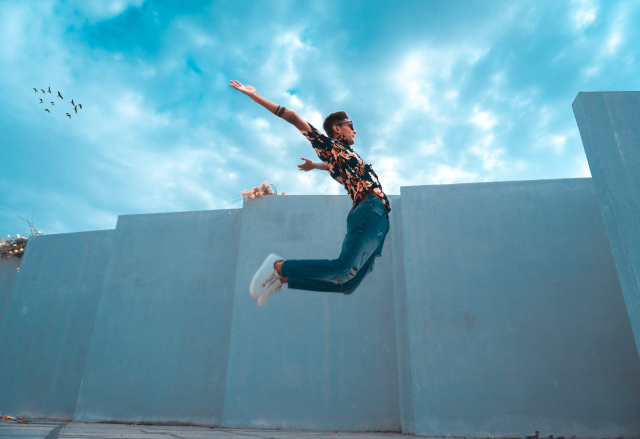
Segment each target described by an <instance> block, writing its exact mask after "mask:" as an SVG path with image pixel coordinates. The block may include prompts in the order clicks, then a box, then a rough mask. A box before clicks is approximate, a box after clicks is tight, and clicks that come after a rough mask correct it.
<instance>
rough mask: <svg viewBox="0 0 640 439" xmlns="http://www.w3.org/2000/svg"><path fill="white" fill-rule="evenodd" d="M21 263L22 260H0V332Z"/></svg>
mask: <svg viewBox="0 0 640 439" xmlns="http://www.w3.org/2000/svg"><path fill="white" fill-rule="evenodd" d="M21 262H22V258H9V259H4V258H0V330H2V322H3V321H4V316H5V314H6V313H7V308H8V307H9V299H11V292H12V291H13V285H14V284H15V283H16V279H17V278H18V268H19V267H20V263H21Z"/></svg>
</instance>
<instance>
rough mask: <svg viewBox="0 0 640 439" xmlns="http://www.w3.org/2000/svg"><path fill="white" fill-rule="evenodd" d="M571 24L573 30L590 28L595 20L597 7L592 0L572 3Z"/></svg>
mask: <svg viewBox="0 0 640 439" xmlns="http://www.w3.org/2000/svg"><path fill="white" fill-rule="evenodd" d="M573 4H574V5H575V9H574V11H573V16H572V19H573V23H574V26H575V29H577V30H582V29H584V28H586V27H588V26H590V25H591V24H592V23H593V22H594V21H595V20H596V18H597V14H598V7H597V6H596V4H595V3H594V2H593V1H592V0H576V1H574V2H573Z"/></svg>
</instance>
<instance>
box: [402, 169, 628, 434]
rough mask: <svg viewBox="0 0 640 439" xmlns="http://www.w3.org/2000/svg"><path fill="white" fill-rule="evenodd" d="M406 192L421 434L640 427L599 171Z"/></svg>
mask: <svg viewBox="0 0 640 439" xmlns="http://www.w3.org/2000/svg"><path fill="white" fill-rule="evenodd" d="M401 195H402V234H403V237H404V239H403V245H404V274H405V286H406V296H407V299H406V300H407V312H408V327H409V342H410V343H409V344H410V355H411V379H412V390H413V395H412V397H413V403H414V410H413V414H414V420H415V430H416V434H419V435H425V436H427V435H428V436H443V435H454V436H466V437H470V436H471V437H485V436H502V437H513V436H520V437H524V436H525V435H533V434H534V432H535V431H536V430H537V431H539V432H540V437H548V436H549V435H550V434H553V435H554V436H556V437H557V436H565V437H571V436H577V437H598V438H599V437H638V435H640V416H639V414H640V359H639V358H638V356H637V354H636V350H635V345H634V340H633V335H632V330H631V325H630V322H629V318H628V316H627V313H626V309H625V305H624V301H623V296H622V292H621V289H620V284H619V282H618V277H617V274H616V269H615V265H614V262H613V258H612V255H611V250H610V248H609V242H608V240H607V236H606V232H605V229H604V224H603V222H602V216H601V214H600V209H599V207H598V203H597V200H596V196H595V191H594V188H593V185H592V182H591V179H568V180H546V181H545V180H543V181H524V182H504V183H480V184H457V185H442V186H416V187H403V188H402V189H401Z"/></svg>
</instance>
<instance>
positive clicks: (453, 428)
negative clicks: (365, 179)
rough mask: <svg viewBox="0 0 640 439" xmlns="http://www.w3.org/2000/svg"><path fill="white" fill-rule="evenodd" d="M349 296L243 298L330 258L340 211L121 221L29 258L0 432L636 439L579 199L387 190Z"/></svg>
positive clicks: (491, 186) (582, 189)
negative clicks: (187, 427)
mask: <svg viewBox="0 0 640 439" xmlns="http://www.w3.org/2000/svg"><path fill="white" fill-rule="evenodd" d="M389 198H390V201H391V203H392V208H393V210H392V212H391V215H390V222H391V224H390V226H391V227H390V232H389V235H388V236H387V240H386V244H385V247H384V250H383V252H382V256H383V257H382V258H381V259H378V261H377V262H376V265H375V270H374V271H373V273H371V274H370V275H369V276H368V277H367V278H366V279H365V280H364V281H363V283H362V284H361V285H360V287H359V289H358V290H357V291H356V292H355V293H354V294H352V295H350V296H343V295H341V294H335V293H318V292H308V291H300V290H289V289H288V288H287V287H285V288H284V289H283V291H282V292H281V293H279V294H275V295H274V296H272V297H271V298H270V299H269V301H268V302H267V304H266V305H265V306H264V307H262V308H260V307H258V306H257V304H256V300H255V299H252V298H251V297H250V296H249V292H248V287H249V283H250V280H251V277H252V276H253V274H254V272H255V270H256V269H257V268H258V267H259V266H260V264H261V263H262V261H263V260H264V258H265V257H266V256H267V255H268V254H269V253H271V252H275V253H278V254H280V255H281V256H282V257H284V258H327V259H331V258H335V257H337V255H338V254H339V251H340V246H341V243H342V239H343V236H344V233H345V231H346V216H347V213H348V211H349V208H350V206H351V201H350V200H349V199H348V197H346V196H284V197H283V196H277V197H265V198H260V199H255V200H251V201H248V202H246V203H245V205H244V207H243V209H242V210H230V211H229V210H218V211H202V212H182V213H167V214H153V215H127V216H121V217H119V219H118V224H117V227H116V229H115V230H113V231H100V232H87V233H76V234H64V235H44V236H40V237H36V238H33V241H31V242H30V244H29V246H28V247H27V252H26V255H25V257H24V260H23V261H22V267H21V270H20V275H19V276H18V278H17V280H16V282H15V286H14V288H13V292H12V294H11V299H10V301H9V305H8V307H7V312H6V317H5V320H4V324H3V326H2V329H1V330H0V376H2V377H3V380H5V379H6V383H8V384H7V385H6V386H3V387H2V388H1V389H0V412H2V413H9V414H13V415H18V416H32V417H48V418H66V419H69V418H71V417H73V418H74V419H75V420H91V421H100V420H108V421H121V422H138V423H139V422H163V423H171V422H179V423H192V424H203V425H213V426H226V427H261V428H305V429H331V430H364V431H371V430H386V431H398V430H400V429H402V431H403V432H405V433H411V432H415V433H416V434H418V435H438V436H439V435H443V436H444V435H456V436H466V437H471V436H476V437H478V436H480V437H485V436H502V437H505V436H509V437H515V436H520V437H524V436H525V435H533V434H534V432H535V431H536V430H537V431H540V437H548V436H549V435H551V434H553V435H554V436H556V437H557V436H560V435H563V436H565V437H571V436H578V437H594V438H595V437H598V438H599V437H605V436H609V437H615V436H617V437H637V436H638V435H640V425H639V419H640V416H638V414H640V358H639V357H638V355H637V351H636V348H635V343H634V340H633V333H632V329H631V324H630V321H629V317H628V315H627V311H626V308H625V303H624V299H623V295H622V291H621V288H620V283H619V281H618V278H617V274H616V269H615V265H614V262H613V257H612V254H611V248H610V247H609V243H608V240H607V235H606V232H605V227H604V223H603V221H602V216H601V215H600V210H599V207H598V203H597V198H596V194H595V191H594V188H593V184H592V180H591V179H571V180H547V181H533V182H503V183H480V184H461V185H443V186H416V187H404V188H402V195H401V197H398V196H391V197H389Z"/></svg>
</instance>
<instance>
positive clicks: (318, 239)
mask: <svg viewBox="0 0 640 439" xmlns="http://www.w3.org/2000/svg"><path fill="white" fill-rule="evenodd" d="M351 204H352V202H351V200H350V199H349V198H348V197H346V196H285V197H282V196H278V197H265V198H260V199H256V200H250V201H249V202H247V203H245V205H244V207H243V218H242V232H241V238H240V247H239V253H238V268H237V272H236V282H235V285H236V286H235V291H234V296H233V319H232V325H231V343H230V350H229V368H228V372H227V389H226V395H225V404H224V426H228V427H260V428H305V429H330V430H338V429H339V430H395V431H397V430H399V429H400V421H399V413H398V390H397V389H398V384H397V379H398V372H397V357H396V355H397V351H396V335H395V326H396V325H395V315H394V297H393V278H392V266H391V262H392V251H391V243H390V241H389V237H388V239H387V241H386V243H385V247H384V249H383V251H382V258H379V259H378V260H377V262H376V264H375V269H374V271H373V272H372V273H370V274H369V275H368V276H367V277H366V278H365V280H364V281H363V282H362V284H360V287H359V288H358V290H356V291H355V292H354V293H353V294H351V295H350V296H345V295H343V294H337V293H321V292H311V291H302V290H293V289H291V290H290V289H288V288H287V287H286V286H285V287H284V288H283V290H282V292H281V293H278V294H275V295H273V296H271V297H270V298H269V301H268V302H267V303H266V304H265V306H264V307H262V308H260V307H258V306H257V304H256V299H252V298H251V297H250V295H249V284H250V282H251V278H252V277H253V274H254V273H255V271H256V270H257V269H258V268H259V267H260V265H261V264H262V262H263V260H264V259H265V258H266V257H267V255H269V253H272V252H273V253H276V254H278V255H280V256H282V257H283V258H285V259H334V258H337V257H338V256H339V254H340V249H341V245H342V240H343V238H344V234H345V233H346V218H347V214H348V212H349V209H350V208H351Z"/></svg>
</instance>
